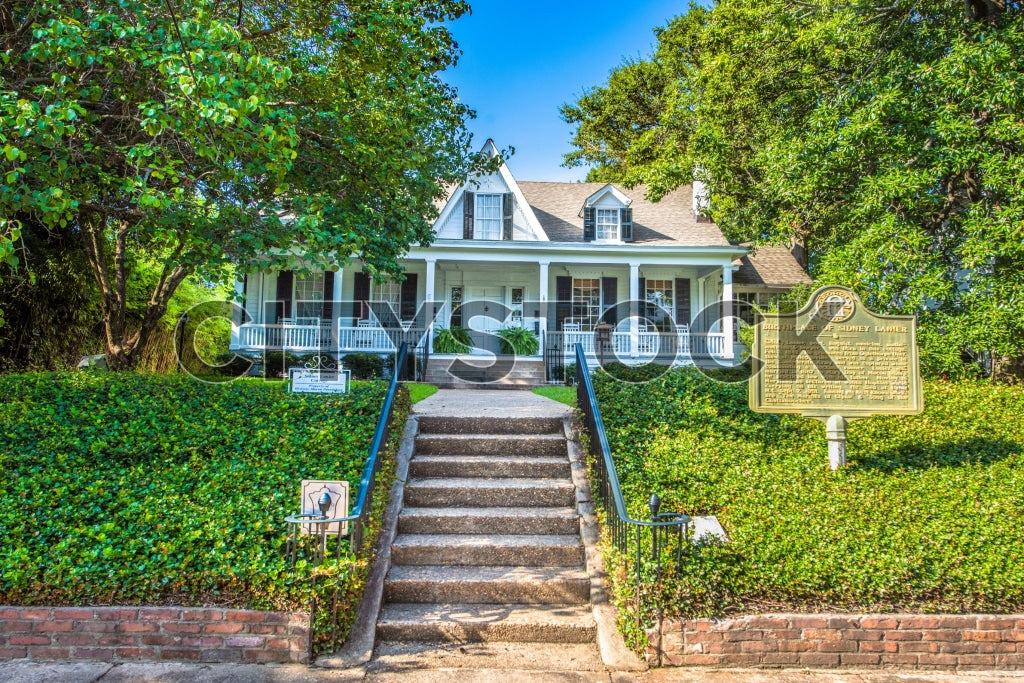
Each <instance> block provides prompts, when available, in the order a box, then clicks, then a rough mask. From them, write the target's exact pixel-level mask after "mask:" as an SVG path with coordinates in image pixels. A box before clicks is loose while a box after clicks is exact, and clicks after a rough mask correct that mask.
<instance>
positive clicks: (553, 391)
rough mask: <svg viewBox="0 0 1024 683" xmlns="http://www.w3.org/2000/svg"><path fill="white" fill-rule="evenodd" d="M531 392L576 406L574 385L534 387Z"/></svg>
mask: <svg viewBox="0 0 1024 683" xmlns="http://www.w3.org/2000/svg"><path fill="white" fill-rule="evenodd" d="M533 393H535V394H537V395H538V396H543V397H545V398H550V399H551V400H552V401H558V402H559V403H564V404H565V405H567V406H573V407H575V406H576V387H559V386H553V387H534V389H533Z"/></svg>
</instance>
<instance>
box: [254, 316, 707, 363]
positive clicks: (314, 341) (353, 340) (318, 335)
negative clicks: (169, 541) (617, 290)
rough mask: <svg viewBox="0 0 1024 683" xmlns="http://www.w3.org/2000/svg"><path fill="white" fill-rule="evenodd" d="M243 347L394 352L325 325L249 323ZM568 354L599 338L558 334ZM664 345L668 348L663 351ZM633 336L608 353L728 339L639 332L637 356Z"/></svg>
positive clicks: (695, 349) (695, 350) (384, 337)
mask: <svg viewBox="0 0 1024 683" xmlns="http://www.w3.org/2000/svg"><path fill="white" fill-rule="evenodd" d="M238 331H239V334H238V344H239V349H240V350H243V351H262V350H264V349H288V350H290V351H305V352H311V351H328V350H329V351H334V350H337V351H341V352H354V351H366V352H369V353H393V352H394V351H395V344H394V342H393V341H392V340H391V337H390V336H388V330H386V329H384V328H383V327H375V326H356V327H351V326H347V325H346V326H339V327H338V328H337V340H336V341H335V340H334V339H332V338H331V328H330V327H328V326H326V325H262V324H247V325H242V326H241V327H239V330H238ZM558 334H560V335H561V337H562V345H563V347H564V350H565V352H566V353H575V349H576V344H581V345H582V346H583V351H584V353H586V354H587V355H588V356H596V355H597V352H596V351H595V349H594V338H595V334H594V333H593V332H591V331H566V332H560V333H558ZM662 344H666V345H667V346H666V348H664V349H662ZM633 349H634V342H633V335H632V334H631V333H630V332H613V333H612V335H611V345H610V347H609V348H608V349H606V351H607V352H609V353H614V354H615V355H617V356H619V357H620V358H630V357H634V358H635V357H640V358H652V357H654V356H657V355H659V354H660V355H662V356H665V355H676V354H689V355H691V356H723V355H724V354H725V350H726V346H725V335H724V334H722V333H720V332H707V333H701V332H679V333H678V334H676V335H671V334H666V333H661V332H639V333H637V335H636V343H635V349H636V350H635V352H634V351H633Z"/></svg>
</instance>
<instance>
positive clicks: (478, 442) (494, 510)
mask: <svg viewBox="0 0 1024 683" xmlns="http://www.w3.org/2000/svg"><path fill="white" fill-rule="evenodd" d="M409 468H410V469H409V480H408V481H407V483H406V485H405V498H404V502H403V509H402V512H401V514H400V515H399V518H398V534H397V536H396V537H395V541H394V543H393V545H392V566H391V569H390V571H389V573H388V575H387V579H386V581H385V585H384V605H383V607H382V609H381V612H380V615H379V617H378V621H377V641H378V645H377V647H378V651H379V652H387V651H395V648H396V646H397V645H398V644H408V643H417V642H419V643H550V644H556V643H557V644H590V647H591V648H593V643H594V642H595V638H596V635H597V626H596V623H595V620H594V616H593V610H592V609H591V605H590V579H589V576H588V574H587V571H586V564H585V555H584V546H583V544H582V542H581V540H580V522H579V515H578V513H577V501H576V489H575V486H574V484H573V481H572V478H571V470H570V462H569V457H568V450H567V445H566V439H565V434H564V431H563V425H562V420H561V419H559V418H553V417H552V418H548V417H533V418H504V417H501V418H496V417H491V418H488V417H477V418H460V417H437V416H424V417H421V418H420V421H419V435H418V436H417V438H416V447H415V451H414V455H413V458H412V461H411V462H410V466H409ZM596 661H597V662H598V664H599V663H600V660H599V659H597V660H596Z"/></svg>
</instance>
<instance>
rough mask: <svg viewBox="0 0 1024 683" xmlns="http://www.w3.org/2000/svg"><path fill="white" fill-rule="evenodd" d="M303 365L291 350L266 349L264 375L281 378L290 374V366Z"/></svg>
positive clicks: (268, 377)
mask: <svg viewBox="0 0 1024 683" xmlns="http://www.w3.org/2000/svg"><path fill="white" fill-rule="evenodd" d="M299 365H302V361H301V359H300V358H299V356H297V355H296V354H294V353H292V352H291V351H264V352H263V377H264V378H266V379H279V378H282V377H287V376H288V368H293V367H297V366H299Z"/></svg>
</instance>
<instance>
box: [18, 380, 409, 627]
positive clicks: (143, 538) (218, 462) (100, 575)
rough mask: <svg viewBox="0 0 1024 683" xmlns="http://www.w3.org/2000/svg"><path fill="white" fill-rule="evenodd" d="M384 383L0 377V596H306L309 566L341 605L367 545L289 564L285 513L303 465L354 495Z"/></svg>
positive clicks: (265, 603) (56, 601)
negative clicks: (304, 388)
mask: <svg viewBox="0 0 1024 683" xmlns="http://www.w3.org/2000/svg"><path fill="white" fill-rule="evenodd" d="M386 386H387V385H386V384H385V383H383V382H353V383H352V388H351V391H350V392H349V393H347V394H343V395H318V394H289V393H286V391H285V386H284V384H283V383H281V382H264V381H258V380H251V381H244V382H232V383H229V384H222V385H211V384H204V383H201V382H197V381H195V380H192V379H191V378H188V377H184V376H180V375H178V376H157V375H142V374H119V373H81V372H79V373H66V374H53V373H38V374H24V375H3V376H0V441H2V442H3V448H0V471H3V472H4V477H3V478H2V480H0V528H2V529H3V531H4V533H3V543H0V604H8V605H11V604H14V605H109V604H143V605H144V604H178V605H230V606H234V607H248V608H254V609H285V610H290V609H308V608H309V601H310V597H311V595H312V593H311V586H310V582H309V579H310V577H311V576H312V574H313V573H316V574H318V575H319V576H320V577H321V578H320V580H319V581H318V590H319V587H325V588H326V587H328V586H331V585H337V586H340V587H341V589H342V590H341V594H340V601H341V604H346V605H347V607H346V608H345V609H343V610H342V609H340V610H339V612H338V615H339V617H340V618H341V619H342V621H343V622H345V621H346V620H349V619H350V617H351V616H352V615H354V613H355V606H356V604H357V603H358V600H359V596H360V595H361V592H362V585H363V582H364V580H365V573H366V568H367V566H368V563H367V560H366V558H365V557H359V558H348V559H345V560H343V562H342V563H341V565H340V566H337V567H334V566H332V567H330V568H317V567H312V566H309V565H307V564H305V563H300V564H299V565H298V566H296V567H292V566H291V564H290V562H289V561H288V559H287V558H286V555H285V542H286V535H287V525H286V524H285V523H284V521H283V520H284V517H285V516H287V515H289V514H293V513H295V512H296V511H297V509H298V507H299V499H298V498H299V486H300V483H301V480H302V479H333V480H337V479H345V480H348V482H349V484H350V491H351V495H352V496H354V495H355V491H356V490H357V487H358V482H359V480H360V478H361V471H362V468H363V464H364V462H365V458H366V453H367V449H368V447H369V444H370V441H371V439H372V436H373V430H374V426H375V423H376V420H377V415H378V413H379V411H380V408H381V405H382V403H383V398H384V394H385V390H386ZM406 396H407V395H406V394H405V392H401V398H400V400H399V405H398V408H397V410H398V412H397V416H396V417H397V419H398V420H399V421H400V423H401V421H404V417H405V414H406V411H407V409H408V399H407V398H406ZM400 434H401V429H397V430H393V440H392V443H391V444H390V449H391V451H392V452H393V450H394V448H395V446H396V444H397V439H398V435H400ZM382 476H386V477H391V476H393V468H388V467H387V466H386V465H385V466H384V469H383V470H382ZM378 490H384V491H386V490H387V488H386V486H385V487H384V488H380V489H378ZM385 498H386V497H385ZM377 502H378V501H375V503H377ZM374 533H375V532H374V530H373V529H370V530H368V541H367V544H366V547H367V548H371V547H372V545H373V534H374ZM345 628H347V624H346V623H342V630H343V631H344V630H345Z"/></svg>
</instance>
